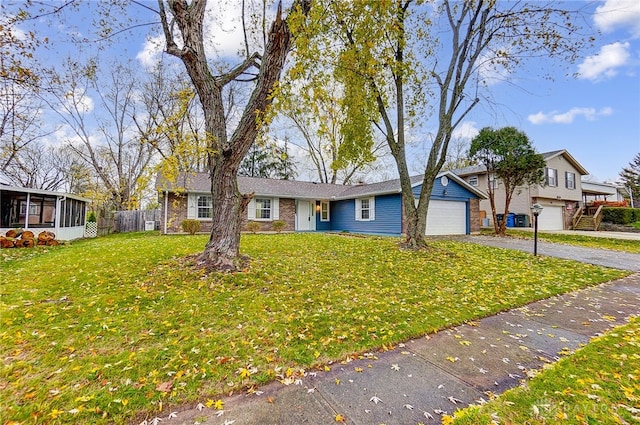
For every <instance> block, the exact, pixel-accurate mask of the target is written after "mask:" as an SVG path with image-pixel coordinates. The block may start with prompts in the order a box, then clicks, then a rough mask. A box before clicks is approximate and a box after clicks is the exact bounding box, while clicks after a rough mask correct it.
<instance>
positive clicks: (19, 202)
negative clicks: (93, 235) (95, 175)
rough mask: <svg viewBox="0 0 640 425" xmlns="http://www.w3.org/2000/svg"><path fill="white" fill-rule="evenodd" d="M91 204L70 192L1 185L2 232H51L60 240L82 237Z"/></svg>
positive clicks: (0, 224) (0, 217) (0, 219)
mask: <svg viewBox="0 0 640 425" xmlns="http://www.w3.org/2000/svg"><path fill="white" fill-rule="evenodd" d="M89 202H90V200H89V199H86V198H82V197H80V196H76V195H71V194H68V193H62V192H52V191H48V190H39V189H28V188H20V187H14V186H5V185H0V232H2V233H3V234H4V233H6V232H7V231H8V230H10V229H17V228H20V229H24V230H31V231H32V232H33V233H34V234H36V235H37V234H38V233H40V232H42V231H45V230H48V231H51V232H53V233H55V235H56V239H58V240H73V239H79V238H82V237H84V233H85V219H86V212H87V204H88V203H89Z"/></svg>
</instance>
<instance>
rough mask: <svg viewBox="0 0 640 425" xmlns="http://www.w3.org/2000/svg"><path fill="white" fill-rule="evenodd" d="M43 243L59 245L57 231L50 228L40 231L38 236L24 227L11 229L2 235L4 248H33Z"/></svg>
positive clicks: (0, 241)
mask: <svg viewBox="0 0 640 425" xmlns="http://www.w3.org/2000/svg"><path fill="white" fill-rule="evenodd" d="M43 245H46V246H57V245H60V242H59V241H58V240H56V235H55V233H53V232H50V231H48V230H45V231H43V232H40V233H39V234H38V237H37V238H36V237H35V235H34V233H33V232H32V231H31V230H22V229H11V230H9V231H7V233H6V234H5V235H4V236H0V247H2V248H31V247H33V246H43Z"/></svg>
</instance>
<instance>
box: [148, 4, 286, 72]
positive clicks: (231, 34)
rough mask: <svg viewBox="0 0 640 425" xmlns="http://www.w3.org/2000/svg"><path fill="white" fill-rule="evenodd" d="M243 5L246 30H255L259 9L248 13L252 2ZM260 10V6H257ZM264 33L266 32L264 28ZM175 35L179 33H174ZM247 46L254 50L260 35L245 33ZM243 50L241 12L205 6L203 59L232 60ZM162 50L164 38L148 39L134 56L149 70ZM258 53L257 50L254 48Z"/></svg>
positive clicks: (268, 12)
mask: <svg viewBox="0 0 640 425" xmlns="http://www.w3.org/2000/svg"><path fill="white" fill-rule="evenodd" d="M248 3H249V4H248V5H247V9H248V10H247V12H246V15H247V20H248V24H247V25H249V26H252V25H253V28H256V26H255V25H257V24H255V23H257V22H259V20H258V19H257V18H256V17H255V16H257V15H256V14H258V13H262V12H261V9H258V10H252V7H255V6H256V4H254V2H248ZM260 7H261V5H260ZM271 12H272V11H267V15H268V16H267V21H268V22H270V21H271V15H273V13H271ZM267 30H268V28H267ZM176 32H177V33H178V35H179V31H176ZM248 37H249V44H250V46H254V47H253V48H254V49H255V48H256V47H255V46H256V45H258V46H259V45H260V44H261V37H262V32H261V31H258V30H256V31H253V30H252V29H250V30H248ZM176 43H177V44H178V46H179V47H180V46H181V44H182V40H181V38H180V37H179V36H178V37H176ZM244 46H245V44H244V33H243V31H242V9H241V8H238V7H232V6H230V5H229V3H225V2H209V3H208V4H207V9H206V12H205V18H204V48H205V53H206V54H207V57H208V58H209V59H210V60H212V59H214V58H236V57H238V53H239V51H240V50H241V49H243V48H244ZM164 48H165V40H164V35H159V36H155V37H151V38H148V39H147V40H146V41H145V43H144V45H143V46H142V49H141V50H140V51H139V52H138V54H137V55H136V58H137V59H138V60H139V61H140V63H141V64H142V65H143V66H144V67H146V68H150V67H153V66H155V65H156V64H157V63H158V61H159V60H160V57H161V54H162V52H163V50H164ZM258 49H260V47H258Z"/></svg>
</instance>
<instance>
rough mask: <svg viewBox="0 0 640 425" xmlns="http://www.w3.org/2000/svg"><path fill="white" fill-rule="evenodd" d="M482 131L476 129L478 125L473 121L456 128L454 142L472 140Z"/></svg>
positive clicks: (453, 135)
mask: <svg viewBox="0 0 640 425" xmlns="http://www.w3.org/2000/svg"><path fill="white" fill-rule="evenodd" d="M479 132H480V131H479V130H478V128H477V127H476V123H475V122H473V121H466V122H463V123H462V124H460V125H459V126H457V127H456V129H455V130H453V133H452V134H451V136H452V138H453V139H454V140H456V139H463V140H471V139H473V138H474V137H476V136H477V135H478V133H479Z"/></svg>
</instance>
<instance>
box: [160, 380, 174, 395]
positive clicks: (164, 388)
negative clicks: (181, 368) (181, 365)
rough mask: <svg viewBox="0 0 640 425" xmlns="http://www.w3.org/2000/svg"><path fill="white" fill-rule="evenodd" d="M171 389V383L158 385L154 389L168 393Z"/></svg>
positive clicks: (166, 382)
mask: <svg viewBox="0 0 640 425" xmlns="http://www.w3.org/2000/svg"><path fill="white" fill-rule="evenodd" d="M171 388H173V381H165V382H162V383H160V384H158V386H157V387H156V391H160V392H163V393H168V392H169V391H171Z"/></svg>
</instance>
